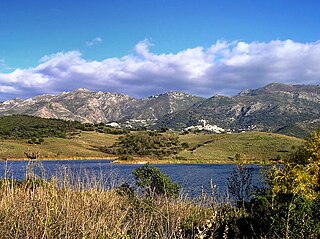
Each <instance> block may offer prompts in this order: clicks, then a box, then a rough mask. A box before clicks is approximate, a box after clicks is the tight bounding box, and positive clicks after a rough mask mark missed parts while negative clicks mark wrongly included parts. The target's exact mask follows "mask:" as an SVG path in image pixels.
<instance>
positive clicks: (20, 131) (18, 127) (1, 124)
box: [0, 115, 127, 144]
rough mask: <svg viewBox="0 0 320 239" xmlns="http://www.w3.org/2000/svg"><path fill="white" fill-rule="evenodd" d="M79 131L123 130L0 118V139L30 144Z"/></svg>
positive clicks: (70, 122) (103, 125)
mask: <svg viewBox="0 0 320 239" xmlns="http://www.w3.org/2000/svg"><path fill="white" fill-rule="evenodd" d="M80 131H96V132H99V133H106V134H123V133H125V132H127V131H126V130H123V129H117V128H112V127H108V126H106V125H105V124H89V123H86V124H82V123H80V122H77V121H65V120H61V119H44V118H39V117H34V116H27V115H13V116H3V117H0V139H28V142H29V143H30V144H41V143H43V142H44V138H47V137H57V138H66V137H67V136H68V135H73V134H78V133H79V132H80Z"/></svg>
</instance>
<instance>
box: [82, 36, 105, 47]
mask: <svg viewBox="0 0 320 239" xmlns="http://www.w3.org/2000/svg"><path fill="white" fill-rule="evenodd" d="M101 43H102V38H101V37H96V38H93V39H92V40H90V41H87V42H86V45H87V46H95V45H99V44H101Z"/></svg>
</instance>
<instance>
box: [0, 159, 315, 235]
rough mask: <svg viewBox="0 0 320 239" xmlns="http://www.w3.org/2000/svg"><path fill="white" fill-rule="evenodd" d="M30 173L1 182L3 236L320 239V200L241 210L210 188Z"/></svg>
mask: <svg viewBox="0 0 320 239" xmlns="http://www.w3.org/2000/svg"><path fill="white" fill-rule="evenodd" d="M31 165H32V164H31ZM28 170H30V171H31V172H30V171H29V172H27V173H26V176H27V177H26V179H25V180H24V181H15V180H13V179H8V178H6V177H5V178H4V179H1V180H0V238H111V239H112V238H120V239H121V238H186V239H188V238H190V239H191V238H318V235H319V227H318V226H319V225H320V223H319V215H318V214H319V213H317V212H318V211H319V210H318V209H319V208H320V207H319V205H320V204H319V202H320V199H319V200H318V201H315V203H312V204H307V203H306V202H307V201H303V200H302V199H301V200H302V201H301V200H300V201H301V202H296V203H291V204H290V205H289V206H287V204H286V203H282V202H281V200H283V197H282V198H280V200H278V199H277V198H269V196H268V195H266V196H265V197H264V196H263V194H261V196H259V197H256V198H254V199H253V200H252V201H250V202H243V203H242V204H241V205H240V206H238V205H235V204H232V203H231V201H230V200H228V199H227V200H225V201H219V200H217V199H216V197H215V187H214V185H212V184H211V191H212V193H211V194H209V195H208V194H205V193H203V194H201V195H200V196H199V198H198V199H190V198H188V197H187V196H183V195H180V197H178V198H175V197H173V198H170V197H167V196H166V195H154V196H152V197H150V196H146V195H144V194H142V193H138V192H137V191H133V190H132V188H131V187H130V186H128V185H125V186H120V187H119V186H118V185H119V183H118V182H115V181H112V180H111V179H109V180H107V181H106V179H105V177H102V175H96V176H94V175H91V174H90V173H88V172H85V173H83V172H81V173H79V172H78V174H73V173H72V172H71V171H70V170H68V169H67V168H64V169H62V170H60V174H59V175H56V176H54V177H51V178H50V179H48V180H44V179H42V178H37V176H36V174H35V173H33V172H35V168H34V167H29V169H28ZM5 175H7V174H5ZM80 175H81V176H80ZM110 182H111V183H110ZM284 196H286V195H284ZM276 202H278V203H276ZM285 202H286V201H285ZM270 203H271V204H270ZM292 205H295V206H296V207H297V208H293V207H292ZM307 206H308V207H307ZM302 207H303V208H302ZM305 208H306V209H305ZM289 216H290V217H289ZM305 221H307V222H305ZM308 221H309V222H308ZM317 228H318V229H317ZM288 231H290V233H285V232H288Z"/></svg>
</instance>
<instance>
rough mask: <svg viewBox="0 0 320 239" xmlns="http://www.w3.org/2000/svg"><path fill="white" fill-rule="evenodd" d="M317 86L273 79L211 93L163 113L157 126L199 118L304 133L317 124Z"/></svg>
mask: <svg viewBox="0 0 320 239" xmlns="http://www.w3.org/2000/svg"><path fill="white" fill-rule="evenodd" d="M319 114H320V87H319V86H304V85H284V84H277V83H273V84H270V85H267V86H265V87H262V88H259V89H256V90H245V91H243V92H240V93H239V94H238V95H237V96H234V97H227V96H213V97H211V98H209V99H207V100H204V101H202V102H199V103H197V104H195V105H193V106H192V107H190V108H189V109H187V110H183V111H180V112H175V113H172V114H169V115H166V116H164V117H163V118H162V119H161V120H159V121H158V124H157V127H169V128H175V129H183V128H186V127H189V126H191V125H196V124H198V123H199V121H200V120H206V121H207V122H208V123H209V124H212V125H217V126H219V127H222V128H224V129H230V130H231V131H241V130H251V129H255V130H258V131H267V132H268V131H269V132H277V133H283V134H288V135H292V136H298V137H304V136H305V135H306V134H307V132H310V131H311V130H312V129H316V128H319V127H320V121H319Z"/></svg>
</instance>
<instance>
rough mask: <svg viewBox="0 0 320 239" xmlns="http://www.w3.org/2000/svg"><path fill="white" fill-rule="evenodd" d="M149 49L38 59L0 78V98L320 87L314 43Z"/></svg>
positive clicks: (319, 50)
mask: <svg viewBox="0 0 320 239" xmlns="http://www.w3.org/2000/svg"><path fill="white" fill-rule="evenodd" d="M151 46H152V45H151V44H150V43H149V42H148V41H147V40H144V41H142V42H139V43H138V44H137V45H136V47H135V53H134V54H130V55H126V56H123V57H121V58H107V59H105V60H103V61H87V60H85V59H84V58H83V57H82V56H81V53H80V52H78V51H70V52H60V53H57V54H54V55H49V56H44V57H43V58H42V59H41V62H40V64H39V65H38V66H36V67H34V68H30V69H16V70H15V71H13V72H11V73H2V74H0V91H1V92H2V94H1V95H2V97H3V98H8V97H13V96H20V97H29V96H32V95H36V94H41V93H57V92H61V91H68V90H73V89H75V88H79V87H85V88H88V89H91V90H101V91H112V92H121V93H126V94H129V95H131V96H137V97H144V96H148V95H151V94H156V93H161V92H165V91H168V90H180V91H186V92H189V93H192V94H196V95H202V96H205V97H209V96H212V95H213V94H217V93H218V94H237V93H238V92H239V91H241V90H243V89H245V88H257V87H260V86H263V85H265V84H268V83H271V82H282V83H292V84H295V83H296V84H319V83H320V58H319V56H320V42H312V43H297V42H293V41H291V40H287V41H279V40H277V41H271V42H251V43H246V42H225V41H218V42H216V43H215V44H213V45H212V46H211V47H209V48H207V49H205V48H203V47H196V48H190V49H185V50H183V51H180V52H177V53H175V54H173V53H172V54H155V53H153V52H152V51H150V47H151ZM6 89H7V91H8V92H6Z"/></svg>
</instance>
